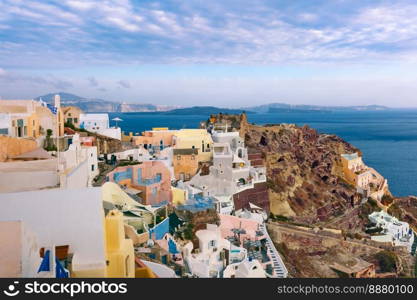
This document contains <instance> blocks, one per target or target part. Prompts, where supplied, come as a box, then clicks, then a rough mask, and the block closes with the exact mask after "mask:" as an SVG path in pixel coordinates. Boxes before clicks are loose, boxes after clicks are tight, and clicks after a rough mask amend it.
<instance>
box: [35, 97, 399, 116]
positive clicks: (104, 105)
mask: <svg viewBox="0 0 417 300" xmlns="http://www.w3.org/2000/svg"><path fill="white" fill-rule="evenodd" d="M56 94H58V95H60V96H61V103H62V104H63V105H65V106H78V107H79V108H81V109H82V110H83V111H85V112H122V113H124V112H153V113H155V112H157V113H163V114H168V115H207V114H218V113H225V114H239V113H241V112H246V113H249V114H250V113H272V114H274V113H284V112H312V113H314V112H332V111H385V110H392V109H393V108H389V107H386V106H381V105H367V106H360V105H359V106H320V105H303V104H298V105H293V104H287V103H269V104H263V105H258V106H250V107H241V108H224V107H216V106H192V107H180V106H175V105H157V104H149V103H141V104H139V103H126V102H123V101H119V102H117V101H111V100H105V99H100V98H86V97H80V96H77V95H74V94H70V93H64V92H59V93H50V94H46V95H43V96H38V97H36V98H34V99H35V100H40V99H42V100H43V101H45V102H47V103H52V102H53V96H54V95H56Z"/></svg>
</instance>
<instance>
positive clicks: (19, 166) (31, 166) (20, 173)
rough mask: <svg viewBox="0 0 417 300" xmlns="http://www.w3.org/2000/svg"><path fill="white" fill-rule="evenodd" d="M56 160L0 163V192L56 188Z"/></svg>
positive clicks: (57, 181) (57, 178) (57, 180)
mask: <svg viewBox="0 0 417 300" xmlns="http://www.w3.org/2000/svg"><path fill="white" fill-rule="evenodd" d="M56 170H57V161H56V159H47V160H34V161H23V162H20V161H19V162H3V163H0V192H3V193H10V192H19V191H28V190H37V189H42V188H51V187H56V186H57V185H58V183H59V176H58V173H57V171H56Z"/></svg>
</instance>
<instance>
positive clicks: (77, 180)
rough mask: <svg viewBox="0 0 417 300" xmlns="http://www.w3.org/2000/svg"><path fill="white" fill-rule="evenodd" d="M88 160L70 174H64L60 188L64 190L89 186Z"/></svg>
mask: <svg viewBox="0 0 417 300" xmlns="http://www.w3.org/2000/svg"><path fill="white" fill-rule="evenodd" d="M88 167H89V165H88V160H87V159H86V160H84V161H83V162H82V163H80V164H79V165H78V166H76V167H75V168H74V169H72V170H71V171H70V172H68V173H67V172H64V173H63V174H61V177H60V186H61V188H64V189H73V188H83V187H87V186H88V185H89V176H88V175H89V169H88Z"/></svg>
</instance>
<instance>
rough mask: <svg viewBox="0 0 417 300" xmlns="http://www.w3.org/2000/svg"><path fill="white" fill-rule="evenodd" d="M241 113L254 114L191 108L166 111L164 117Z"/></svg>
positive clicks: (236, 110) (213, 107) (217, 108)
mask: <svg viewBox="0 0 417 300" xmlns="http://www.w3.org/2000/svg"><path fill="white" fill-rule="evenodd" d="M242 112H246V113H249V114H251V113H255V112H253V111H250V110H244V109H230V108H219V107H215V106H193V107H186V108H178V109H173V110H170V111H166V112H164V113H163V114H164V115H211V114H219V113H222V114H240V113H242Z"/></svg>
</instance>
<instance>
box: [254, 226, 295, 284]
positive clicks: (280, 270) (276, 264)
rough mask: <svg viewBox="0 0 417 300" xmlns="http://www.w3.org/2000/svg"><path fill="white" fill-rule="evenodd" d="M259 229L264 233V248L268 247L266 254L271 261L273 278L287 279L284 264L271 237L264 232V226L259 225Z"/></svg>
mask: <svg viewBox="0 0 417 300" xmlns="http://www.w3.org/2000/svg"><path fill="white" fill-rule="evenodd" d="M259 229H260V230H261V231H262V232H263V233H264V235H265V236H266V246H267V247H268V254H269V256H270V257H271V259H272V266H273V267H272V269H273V270H274V273H275V276H274V277H278V278H286V277H288V270H287V268H286V267H285V265H284V262H283V261H282V259H281V256H280V255H279V253H278V251H277V249H276V248H275V246H274V243H273V242H272V240H271V237H270V236H269V234H268V231H267V230H266V227H265V224H261V225H259Z"/></svg>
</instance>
